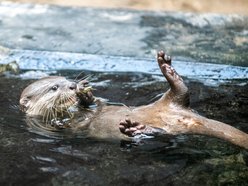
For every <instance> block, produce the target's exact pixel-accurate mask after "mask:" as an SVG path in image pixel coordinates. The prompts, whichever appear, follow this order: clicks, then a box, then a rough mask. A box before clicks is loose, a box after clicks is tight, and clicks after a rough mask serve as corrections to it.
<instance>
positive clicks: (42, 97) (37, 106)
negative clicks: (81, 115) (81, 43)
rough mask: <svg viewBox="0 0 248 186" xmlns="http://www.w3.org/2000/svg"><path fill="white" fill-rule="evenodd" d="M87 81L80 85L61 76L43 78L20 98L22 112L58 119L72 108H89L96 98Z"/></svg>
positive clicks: (27, 89) (30, 86)
mask: <svg viewBox="0 0 248 186" xmlns="http://www.w3.org/2000/svg"><path fill="white" fill-rule="evenodd" d="M90 90H91V89H90V88H89V87H88V82H87V81H86V80H83V81H80V82H78V83H76V82H73V81H70V80H67V79H66V78H65V77H61V76H49V77H45V78H42V79H40V80H38V81H35V82H34V83H32V84H30V85H29V86H28V87H26V88H25V89H24V90H23V92H22V94H21V98H20V107H21V110H22V111H24V112H26V113H27V114H28V115H40V116H43V117H48V118H57V117H60V116H61V115H63V114H64V113H68V109H69V108H70V107H71V106H83V107H87V106H89V105H90V104H91V103H93V101H94V97H93V95H92V93H91V91H90Z"/></svg>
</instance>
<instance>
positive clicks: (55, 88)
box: [51, 85, 59, 91]
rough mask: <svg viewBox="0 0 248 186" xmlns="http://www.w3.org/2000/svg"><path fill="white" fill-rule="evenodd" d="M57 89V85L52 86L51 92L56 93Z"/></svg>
mask: <svg viewBox="0 0 248 186" xmlns="http://www.w3.org/2000/svg"><path fill="white" fill-rule="evenodd" d="M58 88H59V86H58V85H54V86H52V88H51V90H53V91H56V90H57V89H58Z"/></svg>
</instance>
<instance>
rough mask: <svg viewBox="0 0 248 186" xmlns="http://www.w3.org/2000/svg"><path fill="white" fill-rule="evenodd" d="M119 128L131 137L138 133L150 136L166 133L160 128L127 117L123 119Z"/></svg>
mask: <svg viewBox="0 0 248 186" xmlns="http://www.w3.org/2000/svg"><path fill="white" fill-rule="evenodd" d="M119 129H120V131H121V132H122V133H123V134H126V135H128V136H130V137H134V136H137V135H141V134H145V135H148V136H154V135H160V134H164V133H165V131H164V130H162V129H159V128H155V127H150V126H147V125H144V124H141V123H139V122H137V121H133V122H132V121H131V120H130V119H126V120H125V121H121V122H120V124H119Z"/></svg>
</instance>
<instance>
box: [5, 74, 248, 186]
mask: <svg viewBox="0 0 248 186" xmlns="http://www.w3.org/2000/svg"><path fill="white" fill-rule="evenodd" d="M28 72H30V71H28ZM25 73H27V71H22V73H21V74H25ZM51 73H56V74H59V75H63V76H66V77H69V78H71V79H75V78H76V76H77V75H78V74H79V73H80V71H75V70H62V71H56V72H51ZM88 74H91V75H92V76H91V84H92V85H93V87H94V88H95V89H96V90H95V91H94V93H95V95H96V96H101V97H104V98H107V99H109V100H111V101H113V102H121V103H124V104H126V105H131V106H138V105H143V104H148V103H150V102H153V101H154V100H156V99H157V98H158V97H159V96H158V95H161V93H163V92H164V91H165V90H166V89H167V88H168V85H167V84H166V83H165V82H164V80H163V78H162V76H161V75H158V74H148V73H141V72H139V73H134V72H129V73H127V72H92V71H83V73H82V74H81V75H80V77H83V76H86V75H88ZM20 77H22V76H19V77H12V76H10V77H6V76H3V77H0V86H1V90H0V102H1V107H0V134H1V138H0V149H1V153H0V159H1V161H0V172H1V174H0V185H183V184H184V185H246V184H247V183H248V151H246V150H244V149H241V148H239V147H237V146H233V145H231V144H229V143H227V142H224V141H222V140H218V139H215V138H210V137H204V136H199V135H191V136H190V135H188V136H186V135H179V136H175V137H173V138H168V139H164V138H161V139H159V138H153V139H147V140H144V141H140V142H139V143H135V144H132V143H131V144H130V143H127V142H124V141H113V142H112V141H100V140H97V139H85V138H83V137H82V136H81V137H75V136H72V137H68V136H67V137H65V138H61V139H56V138H54V136H53V135H51V136H46V135H42V134H37V133H35V132H34V131H30V129H29V128H28V126H27V125H26V123H25V120H24V119H25V115H24V114H23V113H21V112H19V110H18V107H17V106H16V105H18V100H19V97H20V94H21V91H22V90H23V88H24V87H25V86H27V85H28V84H29V83H30V82H31V81H33V80H29V79H22V78H20ZM80 77H79V78H80ZM185 82H186V83H187V85H188V86H189V88H190V90H191V106H192V108H194V109H196V110H197V111H198V112H199V113H200V114H202V115H204V116H207V117H210V118H213V119H217V120H220V121H223V122H226V123H230V124H232V125H233V126H235V127H237V128H239V129H240V130H243V131H245V132H248V122H247V121H248V117H247V110H248V95H247V90H248V85H247V84H246V83H247V80H246V79H236V80H229V81H226V82H224V83H222V84H219V86H214V87H209V86H206V85H204V84H203V83H202V82H200V81H196V80H195V79H187V78H185Z"/></svg>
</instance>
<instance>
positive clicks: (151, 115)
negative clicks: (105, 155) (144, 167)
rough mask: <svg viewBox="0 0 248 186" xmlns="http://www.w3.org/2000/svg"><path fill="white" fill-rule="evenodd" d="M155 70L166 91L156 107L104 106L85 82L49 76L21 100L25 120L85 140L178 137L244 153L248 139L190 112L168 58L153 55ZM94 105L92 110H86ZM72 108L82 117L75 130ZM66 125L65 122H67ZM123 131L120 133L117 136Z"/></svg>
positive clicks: (184, 88)
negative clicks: (80, 134)
mask: <svg viewBox="0 0 248 186" xmlns="http://www.w3.org/2000/svg"><path fill="white" fill-rule="evenodd" d="M157 61H158V65H159V67H160V69H161V72H162V73H163V75H164V77H165V78H166V79H167V81H168V83H169V85H170V89H169V90H168V91H167V92H166V93H165V94H164V95H163V97H162V98H160V99H159V100H158V101H156V102H154V103H152V104H149V105H146V106H140V107H136V108H128V107H125V106H114V105H109V106H108V105H106V104H104V102H102V101H101V100H99V99H96V98H94V97H93V95H92V93H91V89H90V88H89V87H88V84H87V81H85V80H83V81H80V82H72V81H69V80H67V79H66V78H64V77H60V76H50V77H46V78H43V79H41V80H38V81H36V82H34V83H32V84H31V85H29V86H28V87H27V88H25V89H24V91H23V92H22V94H21V98H20V106H21V109H22V111H24V112H26V114H27V115H28V116H41V117H42V118H43V120H44V118H46V119H45V121H46V122H45V123H46V125H47V124H48V123H49V124H50V127H53V128H57V130H60V128H72V129H73V130H75V131H78V130H87V136H90V137H96V138H101V139H106V138H111V139H123V138H124V139H127V136H130V137H131V136H135V135H137V134H141V133H144V134H149V135H157V134H159V135H168V134H171V135H177V134H202V135H208V136H213V137H217V138H221V139H224V140H227V141H229V142H231V143H233V144H236V145H238V146H240V147H244V148H246V149H248V134H246V133H244V132H242V131H240V130H238V129H236V128H234V127H232V126H230V125H227V124H225V123H222V122H219V121H215V120H211V119H208V118H205V117H202V116H200V115H198V114H197V113H195V112H193V111H192V110H191V109H190V108H189V92H188V88H187V86H186V85H185V84H184V82H183V79H182V78H181V77H180V76H179V75H178V74H177V72H176V71H175V70H174V69H173V68H172V67H171V58H170V57H169V56H167V55H165V53H164V52H163V51H161V52H159V53H158V55H157ZM92 104H95V105H96V106H95V107H94V108H91V107H90V105H92ZM72 108H81V110H80V109H79V110H78V114H79V115H80V114H82V115H84V120H83V121H78V123H77V124H73V125H72V124H71V123H70V121H69V122H65V119H67V118H69V119H70V118H72V114H73V113H72V112H71V111H70V110H71V109H72ZM66 121H67V120H66ZM120 131H121V132H120Z"/></svg>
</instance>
